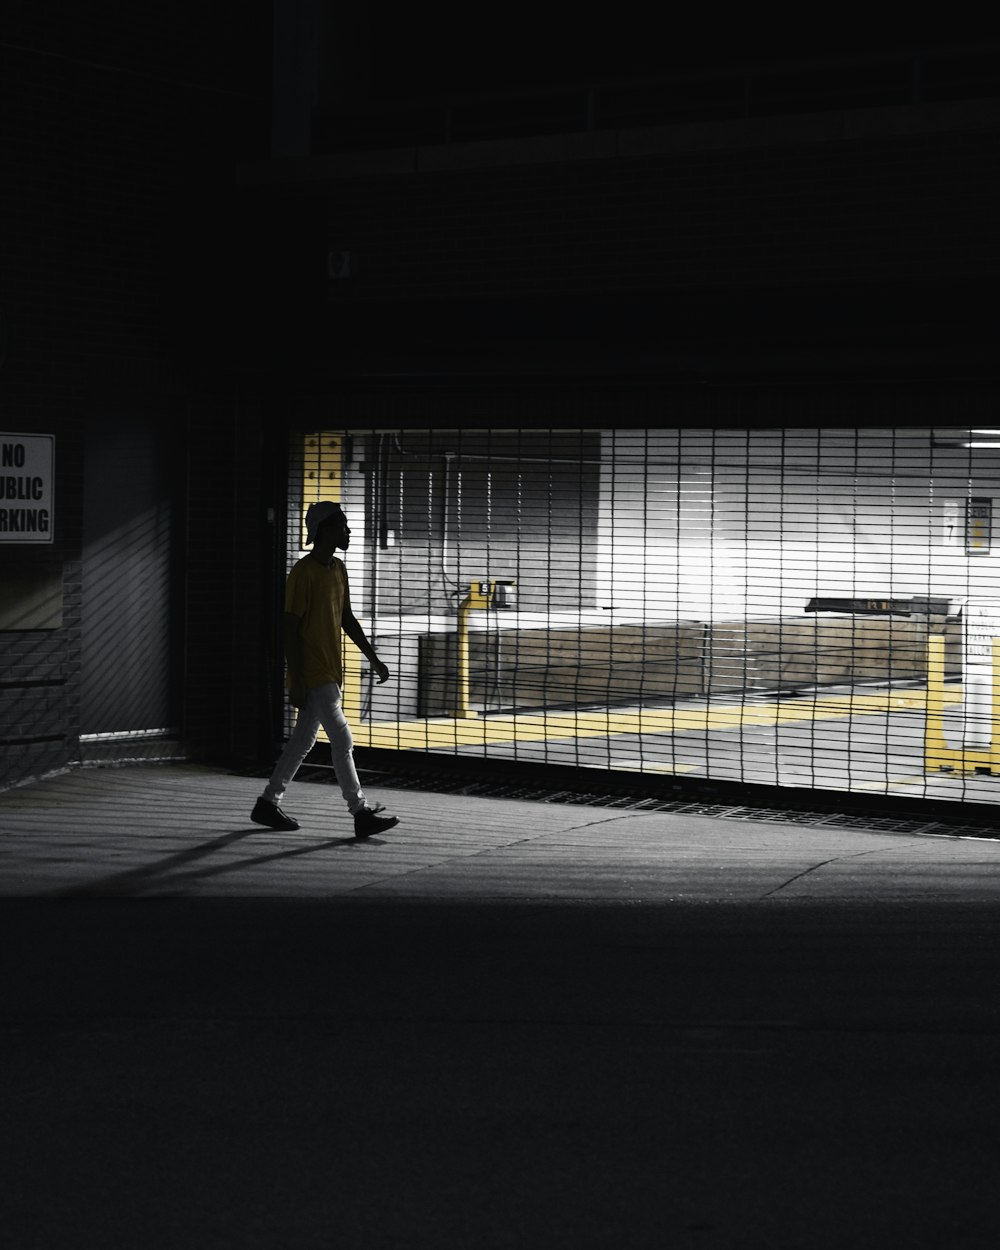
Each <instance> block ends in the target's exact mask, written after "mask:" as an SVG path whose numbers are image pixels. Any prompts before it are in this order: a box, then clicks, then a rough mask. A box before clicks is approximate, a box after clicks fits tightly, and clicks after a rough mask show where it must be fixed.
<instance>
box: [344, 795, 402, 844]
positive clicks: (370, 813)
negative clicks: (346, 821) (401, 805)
mask: <svg viewBox="0 0 1000 1250" xmlns="http://www.w3.org/2000/svg"><path fill="white" fill-rule="evenodd" d="M384 811H385V808H384V807H383V806H382V804H381V803H379V804H378V805H377V806H376V807H363V808H362V809H361V811H360V812H355V813H354V836H355V837H356V838H370V837H371V836H372V834H373V833H384V832H385V831H386V829H391V828H392V827H393V825H398V824H399V817H398V816H379V814H378V813H379V812H384Z"/></svg>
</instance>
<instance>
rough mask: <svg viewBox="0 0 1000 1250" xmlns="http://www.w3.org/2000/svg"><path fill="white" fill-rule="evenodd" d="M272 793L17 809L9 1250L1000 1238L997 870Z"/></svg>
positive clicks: (825, 1248)
mask: <svg viewBox="0 0 1000 1250" xmlns="http://www.w3.org/2000/svg"><path fill="white" fill-rule="evenodd" d="M261 784H262V783H261V782H260V781H259V780H257V779H254V778H246V777H239V776H233V775H230V774H227V773H226V772H224V771H222V770H218V769H209V768H202V767H195V766H191V765H170V766H168V765H164V766H156V767H154V766H137V767H129V768H119V769H102V770H86V771H82V772H77V773H74V774H70V775H67V776H62V777H57V778H53V779H51V780H47V781H44V782H41V783H39V784H37V785H33V786H28V787H24V788H22V789H17V790H13V791H9V792H7V793H5V794H3V795H0V830H2V833H0V894H2V895H4V896H6V897H4V898H3V905H2V906H0V950H3V952H4V956H5V961H4V986H5V992H4V999H3V1001H4V1016H3V1020H2V1022H0V1116H2V1118H3V1123H4V1126H5V1129H6V1132H5V1133H4V1134H3V1135H2V1138H0V1172H2V1174H3V1176H4V1180H5V1186H4V1192H3V1193H2V1194H0V1223H2V1227H3V1229H4V1233H5V1236H6V1241H7V1242H8V1243H9V1244H10V1245H12V1246H17V1247H22V1246H24V1247H29V1246H30V1247H39V1248H42V1250H48V1248H49V1247H52V1250H57V1248H58V1250H62V1248H63V1247H66V1246H78V1245H95V1246H143V1247H144V1248H145V1250H190V1248H191V1247H196V1248H197V1250H232V1247H241V1248H242V1247H257V1246H259V1247H282V1248H284V1247H293V1248H294V1250H300V1248H301V1250H313V1248H315V1250H328V1248H329V1247H330V1246H336V1247H338V1250H373V1248H376V1250H381V1248H382V1247H391V1248H393V1250H395V1248H396V1247H400V1248H403V1247H414V1250H416V1248H417V1247H424V1246H432V1247H434V1248H435V1250H469V1247H477V1248H478V1247H484V1248H489V1250H534V1248H535V1247H544V1248H545V1250H591V1248H593V1250H606V1248H607V1247H608V1246H617V1245H621V1246H628V1247H629V1248H630V1250H633V1248H634V1250H664V1248H667V1250H674V1248H677V1250H786V1248H787V1250H803V1247H810V1250H844V1247H851V1250H886V1247H893V1248H894V1247H897V1246H900V1247H902V1246H905V1247H906V1248H907V1250H945V1248H947V1250H952V1247H962V1248H963V1250H980V1247H981V1248H982V1250H994V1248H995V1247H996V1246H997V1245H998V1244H1000V1212H998V1210H997V1204H996V1201H995V1197H994V1194H993V1190H992V1186H991V1185H990V1184H989V1183H984V1176H986V1177H988V1176H989V1175H990V1174H991V1170H992V1166H993V1163H994V1161H995V1159H996V1124H997V1120H998V1118H1000V1081H998V1079H997V1072H998V1070H1000V1007H998V1005H997V1002H996V994H995V987H996V985H997V984H998V983H1000V929H998V926H997V924H996V915H997V910H996V904H997V902H998V895H1000V843H994V842H991V841H988V840H979V839H976V840H971V839H970V840H962V839H961V838H959V837H937V836H919V835H918V834H914V833H912V832H911V833H893V832H887V831H885V830H879V829H877V828H864V827H843V826H836V825H824V824H816V825H809V824H801V823H794V824H793V823H782V822H781V821H775V820H773V819H767V820H760V821H754V820H747V819H743V818H740V819H722V818H718V817H716V816H696V815H688V814H680V813H675V812H666V813H664V812H651V813H640V812H636V811H627V810H613V809H610V808H599V807H585V806H578V805H563V804H556V803H544V802H537V801H536V802H523V801H515V800H510V799H491V798H470V797H455V796H452V795H439V794H432V793H427V792H414V791H407V790H391V789H388V788H386V789H384V790H379V789H377V788H374V789H372V788H369V794H370V796H371V797H373V798H377V799H379V800H381V801H383V802H385V803H386V804H387V805H388V806H389V808H390V809H391V810H392V811H394V812H397V813H398V814H399V815H400V817H401V823H400V825H399V826H398V827H397V828H395V829H393V830H392V831H391V832H389V833H388V834H386V835H385V836H383V837H381V838H379V839H372V840H371V841H369V842H366V843H356V842H354V840H353V838H352V837H351V828H350V824H349V822H348V819H347V816H346V812H345V810H344V807H343V803H342V802H341V800H340V796H339V793H338V792H337V790H336V789H335V788H334V787H331V786H329V785H325V784H312V783H307V782H302V783H298V784H296V785H295V786H294V787H293V788H292V791H291V793H290V794H289V797H288V807H289V809H290V810H291V811H292V812H293V813H294V814H295V815H296V816H297V817H299V819H300V820H301V821H302V824H303V828H302V829H301V831H299V832H297V833H288V834H277V833H272V832H270V831H268V830H266V829H262V828H260V827H258V826H255V825H252V824H251V823H250V821H249V818H248V816H249V812H250V809H251V807H252V804H253V801H254V798H255V797H256V795H257V793H258V792H259V790H260V788H261Z"/></svg>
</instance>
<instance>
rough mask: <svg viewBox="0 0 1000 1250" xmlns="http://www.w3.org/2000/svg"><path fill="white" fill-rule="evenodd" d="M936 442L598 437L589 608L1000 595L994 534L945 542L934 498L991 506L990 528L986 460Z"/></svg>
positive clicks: (725, 612) (707, 607) (788, 608)
mask: <svg viewBox="0 0 1000 1250" xmlns="http://www.w3.org/2000/svg"><path fill="white" fill-rule="evenodd" d="M934 434H935V432H934V431H931V430H929V429H926V428H925V429H912V430H908V429H901V430H900V429H897V430H892V429H888V428H885V429H882V428H864V429H859V430H841V429H837V430H750V431H744V430H704V429H703V430H689V431H685V430H659V431H641V430H640V431H609V432H606V433H605V435H604V436H603V438H602V470H601V521H602V523H601V532H600V541H599V549H598V557H597V562H598V604H599V606H600V607H602V608H609V607H614V609H615V611H616V614H617V613H623V614H628V615H635V614H638V615H640V616H642V615H645V616H648V617H650V618H681V619H695V620H713V619H716V620H718V619H732V618H733V617H737V618H742V617H745V616H746V617H770V616H775V615H779V614H782V615H786V614H791V615H794V614H798V613H801V612H802V611H803V609H804V607H805V604H806V602H807V600H808V599H810V598H812V597H813V596H816V595H824V596H848V595H850V596H895V597H905V596H909V595H935V596H937V595H941V596H947V597H949V598H954V599H958V598H966V597H975V598H987V599H996V598H1000V535H998V536H997V537H996V539H995V541H994V543H993V549H992V551H991V553H990V554H989V555H985V556H984V555H976V556H968V555H966V554H965V550H964V545H949V544H948V542H947V541H946V533H945V528H946V527H945V501H946V500H948V499H958V500H964V499H965V498H966V497H969V496H987V497H992V498H993V499H994V501H995V507H996V508H997V510H998V517H997V524H998V525H1000V456H998V454H997V452H996V451H995V450H991V449H985V448H972V449H966V448H957V447H956V448H941V447H937V446H934ZM938 437H939V438H940V437H942V432H938Z"/></svg>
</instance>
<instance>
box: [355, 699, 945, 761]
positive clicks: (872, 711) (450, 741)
mask: <svg viewBox="0 0 1000 1250" xmlns="http://www.w3.org/2000/svg"><path fill="white" fill-rule="evenodd" d="M950 694H951V692H950V691H949V695H950ZM960 699H961V692H960V691H959V692H958V695H957V698H956V697H955V696H952V697H951V698H949V700H948V701H949V702H952V701H955V702H957V701H960ZM926 706H927V692H926V691H925V690H911V691H908V692H907V693H906V694H905V695H900V694H888V695H886V694H870V695H820V696H818V697H817V698H815V699H789V700H783V701H782V702H780V703H761V704H743V705H739V704H735V705H731V706H725V705H724V706H721V707H702V708H644V709H639V710H636V711H631V712H630V711H621V712H615V711H607V712H551V713H548V714H544V713H543V714H539V713H533V714H530V715H525V716H486V717H477V718H475V719H471V720H456V719H455V718H453V717H444V716H442V717H435V718H433V719H414V720H406V721H376V722H374V723H371V722H368V723H365V722H361V723H360V724H357V723H356V724H354V725H353V726H352V730H353V733H354V741H355V743H356V744H357V745H358V746H366V747H380V748H383V749H389V750H417V751H420V750H428V749H431V748H434V747H458V746H488V745H489V744H491V743H500V742H544V741H548V740H551V739H554V738H577V739H579V738H608V737H615V736H618V735H620V734H673V733H691V732H702V733H704V732H706V731H710V730H716V729H722V730H725V729H738V728H741V727H744V728H759V727H764V726H768V725H789V724H797V723H804V722H810V721H818V720H844V719H846V718H849V717H855V716H877V715H880V714H885V713H887V712H898V711H923V710H925V709H926Z"/></svg>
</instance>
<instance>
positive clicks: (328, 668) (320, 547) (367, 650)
mask: <svg viewBox="0 0 1000 1250" xmlns="http://www.w3.org/2000/svg"><path fill="white" fill-rule="evenodd" d="M306 534H307V537H308V540H309V542H310V543H311V544H312V551H311V552H310V553H309V554H308V555H307V556H304V557H303V558H302V559H301V560H299V561H298V563H297V564H296V565H295V566H294V567H293V568H292V571H291V572H290V573H289V575H288V582H287V584H286V586H285V618H284V641H285V660H286V662H287V665H288V697H289V700H290V702H291V703H292V705H293V706H294V707H297V708H298V709H299V715H298V719H297V721H296V723H295V729H294V730H293V732H292V736H291V737H290V738H289V740H288V744H287V746H286V747H285V749H284V751H283V752H282V754H281V758H280V759H279V760H278V763H277V764H276V766H275V769H274V772H273V773H272V774H271V780H270V781H269V782H268V784H267V789H266V790H265V791H264V793H263V794H262V795H261V796H260V798H259V799H258V800H257V803H256V805H255V806H254V809H253V812H252V813H251V816H250V819H251V820H253V821H255V822H256V823H257V824H259V825H267V826H268V828H270V829H298V828H299V824H298V821H296V820H293V818H292V817H291V816H289V815H287V813H285V812H283V811H282V810H281V806H280V804H281V800H282V798H283V797H284V794H285V791H286V790H287V789H288V786H289V783H290V782H291V780H292V778H293V777H294V776H295V774H296V772H298V769H299V765H300V764H301V763H302V761H303V760H304V759H305V757H306V755H307V754H308V753H309V751H310V750H311V749H312V747H313V744H314V743H315V741H316V737H317V735H318V733H319V728H320V725H322V726H323V728H324V729H325V730H326V735H327V737H328V738H329V739H330V753H331V755H332V757H333V768H334V772H335V773H336V774H337V781H338V782H339V784H340V789H341V791H342V792H343V795H344V798H345V800H346V801H347V808H348V811H349V812H350V813H351V815H352V816H353V817H354V836H355V837H356V838H367V837H370V836H371V834H373V833H381V832H382V831H383V830H385V829H391V828H392V827H393V825H396V824H398V823H399V821H398V819H397V818H396V817H395V816H380V815H379V814H378V813H379V812H382V811H384V810H385V809H384V808H383V807H382V806H381V805H378V806H376V807H374V808H373V807H369V806H368V803H367V802H366V801H365V796H364V793H363V792H362V789H361V782H360V781H359V780H358V774H357V770H356V769H355V767H354V754H353V749H354V739H353V738H352V736H351V727H350V725H348V723H347V718H346V717H345V716H344V709H343V707H342V706H341V701H340V696H341V691H342V690H343V685H344V669H343V660H342V657H341V638H340V635H341V630H342V629H343V632H344V633H345V634H346V635H347V636H348V638H350V639H351V641H352V642H353V643H354V644H355V645H356V646H357V648H358V649H359V651H361V653H362V654H363V655H364V656H366V658H367V659H368V661H369V663H370V664H371V666H372V668H373V669H374V671H375V673H376V674H377V675H378V682H379V685H382V683H383V682H385V681H388V679H389V670H388V669H387V668H386V666H385V665H384V664H383V663H382V661H381V660H380V659H379V658H378V656H377V655H376V654H375V649H374V647H372V645H371V643H370V642H369V641H368V639H367V638H366V637H365V632H364V630H363V629H362V628H361V626H360V624H359V623H358V620H357V618H356V617H355V615H354V613H353V612H352V611H351V596H350V591H349V588H348V584H347V569H346V568H345V567H344V565H343V562H342V561H340V560H338V559H337V558H336V555H335V552H336V551H337V549H338V548H340V549H342V550H343V551H346V550H347V548H348V546H349V544H350V541H351V530H350V527H349V526H348V524H347V517H346V516H345V515H344V512H343V509H342V508H341V506H340V504H338V503H328V502H325V501H324V502H322V503H314V504H310V506H309V510H308V511H307V512H306Z"/></svg>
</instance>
